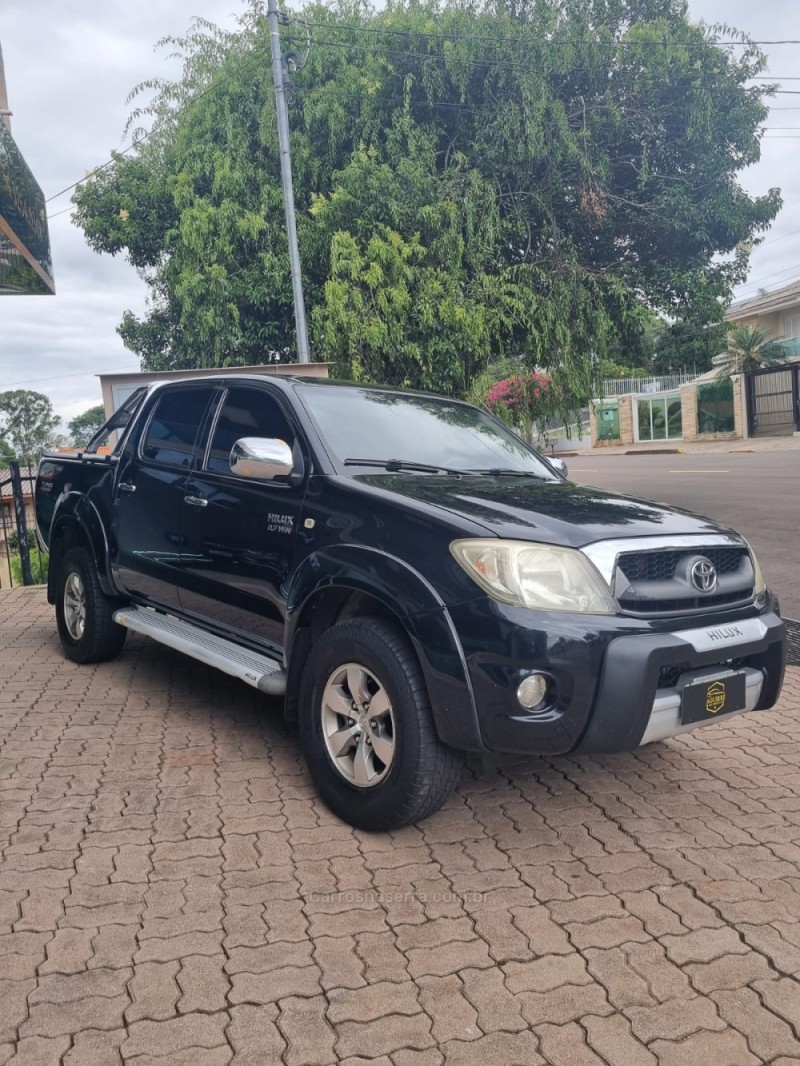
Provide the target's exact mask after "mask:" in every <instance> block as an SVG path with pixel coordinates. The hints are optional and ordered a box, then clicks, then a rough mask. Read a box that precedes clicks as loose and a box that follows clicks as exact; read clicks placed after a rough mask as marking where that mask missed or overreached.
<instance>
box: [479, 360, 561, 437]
mask: <svg viewBox="0 0 800 1066" xmlns="http://www.w3.org/2000/svg"><path fill="white" fill-rule="evenodd" d="M560 401H561V393H560V390H559V387H558V385H556V384H554V382H553V379H552V377H551V376H550V374H541V373H539V371H537V370H523V371H521V372H520V373H518V374H511V375H510V376H509V377H507V378H503V379H502V380H501V381H498V382H496V383H495V384H494V385H492V387H491V388H490V389H489V391H488V392H487V394H486V399H485V401H484V402H485V404H486V406H487V407H488V408H489V410H490V411H491V412H492V414H494V415H497V417H498V418H501V419H502V420H503V421H504V422H505V423H506V424H507V425H509V426H511V427H512V428H513V429H515V430H517V432H518V433H520V435H521V436H523V437H524V438H525V440H528V441H532V440H533V437H534V429H536V436H537V437H538V439H539V440H540V441H542V440H546V437H547V420H548V419H550V418H553V417H554V416H555V415H556V414H557V411H558V409H559V406H560Z"/></svg>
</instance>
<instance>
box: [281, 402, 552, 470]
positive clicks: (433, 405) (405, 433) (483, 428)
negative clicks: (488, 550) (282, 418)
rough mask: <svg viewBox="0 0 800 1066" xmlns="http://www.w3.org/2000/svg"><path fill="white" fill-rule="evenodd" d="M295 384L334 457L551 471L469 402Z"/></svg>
mask: <svg viewBox="0 0 800 1066" xmlns="http://www.w3.org/2000/svg"><path fill="white" fill-rule="evenodd" d="M297 390H298V392H299V393H300V396H301V399H302V401H303V403H304V404H305V406H306V408H307V410H308V411H309V413H310V414H311V416H312V417H313V419H314V420H315V422H316V423H317V426H318V427H319V429H320V431H321V434H322V436H323V438H324V440H325V441H326V443H327V445H328V447H329V448H330V450H331V451H332V452H333V453H334V455H335V457H336V459H338V461H339V462H340V463H344V461H345V460H346V459H354V458H362V459H371V460H390V459H399V460H404V461H406V462H412V463H425V464H432V465H437V466H438V465H441V466H445V467H451V468H456V469H458V470H464V471H488V470H496V469H502V470H509V471H511V470H513V471H520V472H522V473H529V474H534V475H536V476H537V477H544V478H548V479H550V478H553V477H554V476H555V475H554V474H553V472H552V470H551V469H550V468H549V467H548V466H547V465H546V464H545V463H543V462H542V460H541V459H540V458H539V456H537V455H536V453H535V452H534V451H533V450H532V449H531V448H529V447H528V446H527V445H526V444H525V443H524V442H523V441H522V440H520V438H519V437H517V436H516V435H515V434H514V433H512V432H511V431H510V430H508V429H506V427H505V426H503V425H502V424H500V423H498V422H496V421H495V419H493V418H492V417H491V416H490V415H488V414H485V413H484V412H483V411H479V410H478V408H477V407H470V406H469V404H465V403H459V402H458V401H456V400H448V399H445V398H444V397H438V396H415V395H414V394H412V393H409V394H403V393H401V392H380V391H378V390H371V389H360V388H358V387H356V386H354V387H352V388H346V387H344V388H340V387H338V386H332V387H326V386H319V385H317V386H315V385H299V386H297Z"/></svg>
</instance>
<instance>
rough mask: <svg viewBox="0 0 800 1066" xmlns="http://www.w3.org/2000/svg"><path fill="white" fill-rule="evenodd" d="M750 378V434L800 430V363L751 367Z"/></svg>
mask: <svg viewBox="0 0 800 1066" xmlns="http://www.w3.org/2000/svg"><path fill="white" fill-rule="evenodd" d="M746 378H747V427H748V432H749V434H750V436H751V437H779V436H786V435H788V434H791V433H796V432H800V364H798V363H791V364H790V365H789V366H777V367H769V368H768V369H766V370H751V371H749V372H748V373H747V375H746Z"/></svg>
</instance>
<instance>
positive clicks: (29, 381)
mask: <svg viewBox="0 0 800 1066" xmlns="http://www.w3.org/2000/svg"><path fill="white" fill-rule="evenodd" d="M138 369H139V367H136V366H119V367H117V366H115V367H112V368H111V369H110V370H77V371H75V373H74V374H53V375H51V376H50V377H48V378H23V379H22V380H21V381H7V382H6V383H5V384H4V385H0V389H13V388H14V386H15V385H34V384H37V383H38V382H40V381H63V379H64V378H83V377H86V376H87V374H92V375H97V374H126V373H127V372H128V371H129V370H138Z"/></svg>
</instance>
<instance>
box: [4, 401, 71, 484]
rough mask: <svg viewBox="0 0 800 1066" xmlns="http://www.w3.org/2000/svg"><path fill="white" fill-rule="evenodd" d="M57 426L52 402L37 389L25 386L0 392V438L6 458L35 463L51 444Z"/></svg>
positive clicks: (30, 463) (26, 463)
mask: <svg viewBox="0 0 800 1066" xmlns="http://www.w3.org/2000/svg"><path fill="white" fill-rule="evenodd" d="M58 425H59V419H58V416H57V415H56V414H55V413H54V412H53V405H52V404H51V402H50V400H49V399H48V398H47V396H44V395H42V393H41V392H32V391H31V390H29V389H14V390H12V391H10V392H0V440H2V441H3V443H4V445H5V458H6V459H11V458H14V459H17V460H19V462H20V463H23V464H25V465H33V464H35V463H36V462H37V461H38V459H39V456H40V455H41V454H42V452H43V451H44V450H45V449H46V448H48V447H50V446H51V445H52V444H53V443H54V439H55V437H54V434H55V431H56V428H57V427H58Z"/></svg>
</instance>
